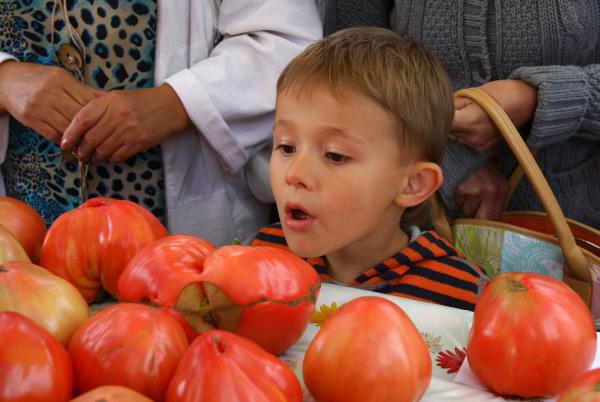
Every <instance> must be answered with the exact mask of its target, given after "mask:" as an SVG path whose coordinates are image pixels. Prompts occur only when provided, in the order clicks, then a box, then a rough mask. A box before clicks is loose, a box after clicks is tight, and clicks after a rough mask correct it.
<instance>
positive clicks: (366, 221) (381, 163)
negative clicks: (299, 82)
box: [270, 86, 407, 257]
mask: <svg viewBox="0 0 600 402" xmlns="http://www.w3.org/2000/svg"><path fill="white" fill-rule="evenodd" d="M304 92H305V93H303V94H302V95H298V94H296V93H291V92H285V93H280V94H279V95H278V98H277V109H276V113H275V126H274V131H273V136H274V143H273V154H272V156H271V166H270V180H271V185H272V188H273V192H274V195H275V200H276V202H277V209H278V212H279V216H280V218H281V223H282V225H283V230H284V233H285V237H286V240H287V243H288V245H289V247H290V248H291V250H292V251H293V252H294V253H296V254H297V255H299V256H301V257H317V256H322V255H327V254H329V253H332V252H338V251H341V252H343V251H344V250H345V249H348V251H350V250H352V247H354V249H356V247H361V245H365V246H366V245H368V244H373V240H374V239H376V238H377V233H378V232H380V231H384V232H385V231H386V229H385V228H388V230H387V231H388V232H389V229H390V228H392V227H398V224H399V218H400V216H401V214H402V208H400V207H399V206H397V205H396V204H395V199H396V197H397V195H398V192H399V189H400V188H402V185H403V184H402V183H404V182H405V181H406V170H407V167H406V166H405V164H403V162H402V156H403V155H402V152H401V149H400V139H399V136H398V134H397V133H396V128H395V124H394V122H393V119H392V118H391V116H390V115H389V114H388V113H387V112H386V111H385V109H383V108H382V107H381V106H379V104H377V103H376V102H375V101H373V100H371V99H370V98H368V97H367V96H364V95H362V94H360V93H358V92H354V91H348V92H345V93H343V94H340V96H338V97H335V96H334V95H333V94H332V93H331V91H330V90H329V89H328V88H327V87H326V86H317V87H316V88H315V89H314V90H312V91H311V90H307V91H304ZM355 251H356V250H355Z"/></svg>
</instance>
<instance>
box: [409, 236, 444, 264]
mask: <svg viewBox="0 0 600 402" xmlns="http://www.w3.org/2000/svg"><path fill="white" fill-rule="evenodd" d="M408 247H410V248H411V249H412V250H413V251H416V252H417V253H419V254H421V256H422V257H423V258H422V259H423V260H434V259H436V258H437V257H436V256H435V254H433V251H431V250H429V249H427V248H426V247H424V246H422V245H420V244H419V242H418V241H416V240H415V241H413V242H412V243H410V244H409V245H408Z"/></svg>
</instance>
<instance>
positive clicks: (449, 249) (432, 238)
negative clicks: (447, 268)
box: [423, 232, 458, 257]
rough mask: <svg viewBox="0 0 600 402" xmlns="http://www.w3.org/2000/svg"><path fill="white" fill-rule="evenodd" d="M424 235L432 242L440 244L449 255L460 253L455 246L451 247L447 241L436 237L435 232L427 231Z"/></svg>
mask: <svg viewBox="0 0 600 402" xmlns="http://www.w3.org/2000/svg"><path fill="white" fill-rule="evenodd" d="M423 236H425V238H426V239H427V240H429V241H430V242H432V243H434V244H435V245H436V246H438V247H439V248H441V249H442V250H444V252H445V253H446V254H447V256H448V257H449V256H454V255H458V253H457V252H456V249H455V248H453V247H449V246H448V244H447V243H446V242H444V241H442V240H441V239H438V238H436V237H435V236H434V235H433V234H431V232H425V233H424V234H423Z"/></svg>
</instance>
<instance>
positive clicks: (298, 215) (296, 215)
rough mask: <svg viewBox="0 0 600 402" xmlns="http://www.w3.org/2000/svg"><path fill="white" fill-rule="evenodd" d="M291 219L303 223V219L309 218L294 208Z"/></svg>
mask: <svg viewBox="0 0 600 402" xmlns="http://www.w3.org/2000/svg"><path fill="white" fill-rule="evenodd" d="M292 218H294V219H297V220H299V221H303V220H305V219H309V218H310V216H308V215H307V214H306V212H304V211H303V210H301V209H298V208H294V209H292Z"/></svg>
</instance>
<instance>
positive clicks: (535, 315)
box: [467, 273, 596, 398]
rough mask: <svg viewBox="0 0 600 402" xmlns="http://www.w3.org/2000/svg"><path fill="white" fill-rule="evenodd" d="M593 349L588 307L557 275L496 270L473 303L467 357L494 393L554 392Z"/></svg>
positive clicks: (577, 371)
mask: <svg viewBox="0 0 600 402" xmlns="http://www.w3.org/2000/svg"><path fill="white" fill-rule="evenodd" d="M595 354H596V330H595V328H594V322H593V320H592V316H591V313H590V311H589V309H588V307H587V306H586V305H585V304H584V303H583V301H582V300H581V298H580V297H579V296H578V295H577V294H576V293H575V292H573V291H572V290H571V289H570V288H569V287H568V286H567V285H565V284H564V283H562V282H560V281H557V280H556V279H553V278H550V277H547V276H542V275H538V274H526V273H505V274H502V275H499V276H497V277H496V278H494V280H492V281H491V282H490V283H489V284H488V285H487V287H486V288H485V290H484V292H483V294H482V296H481V298H480V299H479V301H478V303H477V306H476V307H475V314H474V316H473V325H472V327H471V334H470V337H469V343H468V346H467V357H468V359H469V364H470V366H471V369H472V371H473V373H474V374H475V375H476V376H477V377H478V378H479V380H480V381H481V382H482V383H484V384H485V385H487V386H488V387H489V388H491V389H492V390H493V391H494V392H496V393H497V394H500V395H506V396H520V397H525V398H530V397H548V396H554V395H557V394H559V393H560V392H562V391H563V390H564V389H565V388H566V387H567V386H568V385H569V383H570V382H571V381H573V379H574V378H575V377H577V376H578V375H579V374H581V373H582V372H584V371H585V370H587V369H588V368H589V367H590V365H591V364H592V361H593V359H594V355H595Z"/></svg>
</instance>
